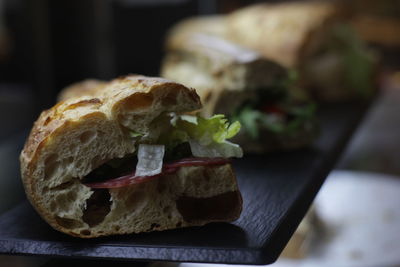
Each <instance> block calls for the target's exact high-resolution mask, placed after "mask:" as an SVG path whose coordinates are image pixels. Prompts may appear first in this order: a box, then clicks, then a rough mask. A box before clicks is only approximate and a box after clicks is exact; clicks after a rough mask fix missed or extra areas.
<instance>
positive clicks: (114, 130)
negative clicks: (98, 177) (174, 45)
mask: <svg viewBox="0 0 400 267" xmlns="http://www.w3.org/2000/svg"><path fill="white" fill-rule="evenodd" d="M200 107H201V103H200V100H199V97H198V96H197V94H196V93H195V91H194V90H193V89H189V88H187V87H185V86H183V85H181V84H178V83H175V82H171V81H168V80H164V79H159V78H148V77H144V76H128V77H124V78H119V79H116V80H114V81H112V82H111V83H109V84H107V85H106V88H104V90H98V91H97V93H96V94H94V95H92V96H90V95H83V96H81V97H71V98H69V99H67V100H65V101H61V102H60V103H58V104H57V105H56V106H54V107H53V108H51V109H50V110H47V111H44V112H43V113H42V114H41V115H40V117H39V119H38V120H37V121H36V122H35V124H34V127H33V129H32V131H31V133H30V136H29V138H28V140H27V142H26V144H25V147H24V149H23V151H22V153H21V156H20V161H21V175H22V180H23V184H24V187H25V191H26V193H27V196H28V198H29V200H30V202H31V203H32V205H33V206H34V208H35V209H36V210H37V211H38V213H39V214H40V215H41V216H42V218H43V219H45V220H46V221H47V222H48V223H49V224H50V225H51V226H52V227H53V228H55V229H57V230H59V231H61V232H64V233H67V234H70V235H73V236H77V237H82V238H91V237H98V236H105V235H113V234H126V233H138V232H146V231H152V230H165V229H172V228H177V227H185V226H192V225H203V224H205V223H208V222H212V221H232V220H235V219H236V218H238V216H239V215H240V212H241V196H240V192H239V190H238V187H237V183H236V178H235V175H234V173H233V171H232V168H231V166H230V165H229V164H225V165H221V166H216V167H182V168H180V169H179V170H178V172H176V173H175V174H170V175H165V176H162V177H159V178H157V179H153V180H150V181H147V182H144V183H142V184H138V185H131V186H127V187H122V188H116V189H109V190H108V189H95V190H93V189H91V188H89V187H87V186H85V185H83V184H82V182H81V180H82V178H83V177H84V176H86V175H87V174H88V173H89V172H91V171H92V170H93V169H95V168H96V167H98V166H100V165H102V164H103V163H104V162H106V161H108V160H110V159H113V158H122V157H124V156H125V155H127V154H130V153H133V152H134V150H135V139H134V138H133V137H130V135H129V134H128V130H132V131H137V132H142V133H145V132H151V131H152V130H156V129H155V127H157V125H153V124H152V123H151V122H152V121H153V120H154V119H156V118H157V117H158V116H159V115H160V114H162V113H164V112H178V113H179V112H187V111H193V110H197V109H199V108H200Z"/></svg>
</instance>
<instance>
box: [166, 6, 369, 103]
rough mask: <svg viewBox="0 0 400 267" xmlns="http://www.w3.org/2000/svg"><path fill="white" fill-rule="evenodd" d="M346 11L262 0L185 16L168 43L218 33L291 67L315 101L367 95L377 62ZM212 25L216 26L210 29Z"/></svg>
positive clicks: (338, 7)
mask: <svg viewBox="0 0 400 267" xmlns="http://www.w3.org/2000/svg"><path fill="white" fill-rule="evenodd" d="M348 13H349V12H347V10H346V9H344V8H342V6H339V5H336V4H334V3H330V2H321V1H297V2H285V3H260V4H255V5H251V6H248V7H245V8H242V9H238V10H237V11H235V12H232V13H230V14H228V15H225V16H223V15H220V16H205V17H198V18H190V19H187V20H185V21H183V22H181V23H179V24H178V25H177V26H176V27H174V29H173V30H172V31H171V34H170V36H169V41H168V43H169V44H174V43H175V44H179V42H181V41H182V40H183V39H185V38H186V36H188V35H190V34H193V33H203V34H207V35H211V36H218V37H220V38H223V39H226V40H230V41H232V42H234V43H236V44H239V45H241V46H244V47H247V48H249V49H252V50H254V51H257V52H258V53H260V55H262V56H263V57H265V58H267V59H269V60H273V61H275V62H277V63H279V64H281V65H282V66H284V67H285V68H288V69H292V70H295V71H296V72H297V73H298V76H299V79H298V81H297V84H298V86H299V87H300V88H303V89H305V90H307V91H308V92H309V94H311V96H313V97H314V98H315V99H317V100H319V101H323V102H324V101H328V102H335V101H342V100H347V99H354V98H363V97H368V96H370V95H371V94H372V93H373V90H374V89H375V85H376V84H375V82H376V79H375V78H376V77H375V73H376V61H377V60H376V56H375V55H374V53H372V51H371V50H369V49H368V48H367V47H366V46H365V44H364V43H363V42H362V41H361V40H360V39H359V38H358V37H357V35H356V34H355V32H354V31H353V30H352V28H351V27H350V26H349V23H347V19H348ZM211 23H212V24H213V25H214V26H213V28H215V29H216V30H208V28H210V27H209V24H211Z"/></svg>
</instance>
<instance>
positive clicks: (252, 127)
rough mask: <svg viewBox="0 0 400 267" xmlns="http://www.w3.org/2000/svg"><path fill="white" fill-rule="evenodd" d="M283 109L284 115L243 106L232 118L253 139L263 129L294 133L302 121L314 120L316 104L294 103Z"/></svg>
mask: <svg viewBox="0 0 400 267" xmlns="http://www.w3.org/2000/svg"><path fill="white" fill-rule="evenodd" d="M283 109H284V111H285V115H283V116H280V115H277V114H273V113H266V112H263V111H261V110H258V109H256V108H254V107H251V106H245V107H243V108H242V109H240V110H239V111H238V112H237V113H236V115H235V116H233V117H232V119H234V120H237V121H239V122H241V123H242V125H243V130H244V131H245V132H246V133H247V134H248V135H249V136H250V137H251V138H253V139H257V138H258V137H259V135H260V134H259V133H260V131H262V130H263V129H264V130H268V131H270V132H272V133H275V134H295V133H296V132H297V131H298V130H299V128H301V127H302V126H303V125H304V123H307V122H309V121H311V120H314V117H315V111H316V106H315V105H314V104H306V105H294V106H290V107H284V108H283ZM289 117H290V119H289Z"/></svg>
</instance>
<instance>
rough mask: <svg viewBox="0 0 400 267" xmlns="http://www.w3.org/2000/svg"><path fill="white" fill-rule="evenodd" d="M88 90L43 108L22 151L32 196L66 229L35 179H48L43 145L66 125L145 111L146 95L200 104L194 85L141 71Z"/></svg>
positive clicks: (185, 105) (181, 108) (169, 102)
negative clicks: (42, 169)
mask: <svg viewBox="0 0 400 267" xmlns="http://www.w3.org/2000/svg"><path fill="white" fill-rule="evenodd" d="M89 92H90V93H88V94H87V95H85V94H83V95H81V96H79V97H70V98H67V99H66V100H64V101H61V102H59V103H58V104H56V105H55V106H53V107H52V108H51V109H49V110H45V111H43V112H42V113H41V115H40V116H39V118H38V119H37V121H36V122H35V123H34V125H33V128H32V130H31V132H30V135H29V137H28V139H27V141H26V143H25V146H24V148H23V150H22V152H21V155H20V163H21V176H22V181H23V184H24V187H25V190H26V193H27V196H28V198H29V200H30V201H31V203H32V204H33V206H34V207H35V209H36V210H37V211H38V212H39V214H40V215H41V216H42V217H43V218H44V219H45V220H46V221H47V222H49V224H51V226H52V227H54V228H56V229H58V230H60V231H64V232H65V229H63V227H61V226H60V225H59V224H58V223H57V221H56V220H55V219H54V218H53V216H52V215H51V213H50V212H49V211H48V210H47V209H46V208H45V207H43V204H42V203H41V194H40V192H36V191H37V189H36V188H37V184H36V183H38V181H41V180H44V179H45V177H37V173H38V168H39V167H38V166H39V165H40V164H42V165H43V164H44V163H43V162H41V161H43V159H41V157H42V154H43V152H42V150H43V148H45V147H48V146H50V145H51V144H52V142H53V140H54V139H57V138H58V137H60V136H61V135H63V134H64V132H65V131H66V129H74V128H77V127H79V125H80V124H82V122H85V121H90V120H95V119H98V120H111V121H112V120H117V119H118V114H119V113H121V112H124V111H125V110H133V109H135V108H136V107H140V109H141V110H142V111H143V112H151V108H152V107H151V106H150V103H149V102H143V97H145V98H146V97H154V99H155V100H157V101H160V102H162V106H163V107H168V106H171V110H169V111H177V112H190V111H194V110H197V109H199V108H201V103H200V100H199V97H198V96H197V94H196V92H195V90H194V89H191V88H187V87H185V86H183V85H181V84H178V83H174V82H172V81H169V80H165V79H160V78H151V77H145V76H140V75H130V76H126V77H121V78H118V79H115V80H113V81H112V82H111V83H108V84H106V85H104V87H102V89H101V90H89ZM178 93H179V94H180V96H181V98H180V99H179V102H178V100H177V99H176V97H177V94H178ZM182 97H183V98H182ZM126 99H128V100H129V101H125V100H126ZM122 104H124V105H122ZM167 110H168V108H167ZM147 123H150V122H147ZM115 125H120V124H115ZM116 127H117V126H116ZM119 127H121V126H119ZM40 160H41V161H40Z"/></svg>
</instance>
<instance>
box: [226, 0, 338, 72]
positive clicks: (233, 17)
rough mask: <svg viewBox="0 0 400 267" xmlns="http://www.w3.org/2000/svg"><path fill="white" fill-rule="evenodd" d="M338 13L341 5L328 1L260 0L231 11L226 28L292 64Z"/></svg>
mask: <svg viewBox="0 0 400 267" xmlns="http://www.w3.org/2000/svg"><path fill="white" fill-rule="evenodd" d="M341 14H342V10H341V9H340V7H339V6H338V5H335V4H332V3H329V2H321V1H313V2H311V3H310V2H304V1H303V2H302V1H300V2H288V3H278V4H267V3H262V4H257V5H252V6H250V7H247V8H244V9H240V10H238V11H236V12H233V13H232V14H230V15H229V16H228V18H227V23H226V25H227V28H228V29H227V30H226V31H227V36H228V37H229V38H230V39H232V40H234V41H235V42H238V43H240V44H242V45H244V46H246V47H249V48H252V49H255V50H256V51H259V52H260V53H261V54H263V55H264V56H266V57H267V58H270V59H273V60H275V61H277V62H279V63H280V64H282V65H284V66H285V67H288V68H293V67H297V66H299V64H301V62H302V60H303V59H304V58H305V57H306V56H307V55H308V54H309V53H310V49H313V48H314V47H313V43H315V42H318V40H314V39H319V38H321V37H323V36H322V35H321V34H320V33H321V32H322V33H323V32H324V31H326V29H327V25H329V24H331V23H333V22H335V21H336V20H337V19H338V17H339V16H341ZM249 29H254V30H251V31H250V30H249Z"/></svg>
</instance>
